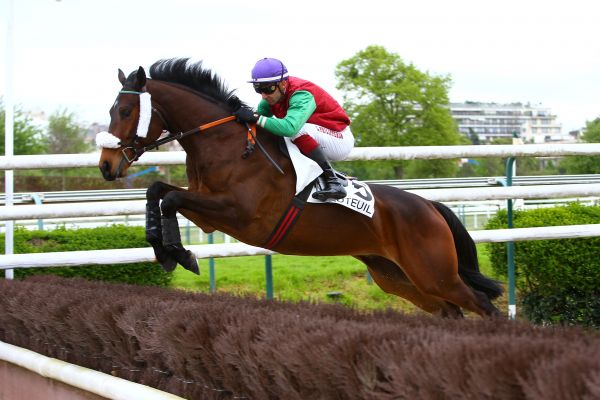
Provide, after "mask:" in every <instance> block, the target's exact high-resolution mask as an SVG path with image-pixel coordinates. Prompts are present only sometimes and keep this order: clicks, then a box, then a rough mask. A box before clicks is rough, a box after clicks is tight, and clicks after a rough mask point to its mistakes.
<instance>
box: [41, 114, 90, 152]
mask: <svg viewBox="0 0 600 400" xmlns="http://www.w3.org/2000/svg"><path fill="white" fill-rule="evenodd" d="M91 150H92V146H91V144H90V143H88V142H86V140H85V130H84V128H82V127H81V126H80V125H78V124H77V122H76V121H75V115H74V114H73V113H72V112H68V111H67V110H66V109H63V110H58V111H56V112H54V113H53V114H52V115H51V116H50V118H49V120H48V152H49V153H51V154H78V153H87V152H89V151H91Z"/></svg>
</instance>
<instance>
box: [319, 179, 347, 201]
mask: <svg viewBox="0 0 600 400" xmlns="http://www.w3.org/2000/svg"><path fill="white" fill-rule="evenodd" d="M338 185H339V190H336V189H333V188H332V187H326V188H324V189H323V190H319V191H317V192H314V193H313V195H312V197H313V199H317V200H320V201H326V200H341V199H343V198H344V197H346V195H347V193H346V190H345V189H344V187H343V186H342V185H340V184H339V183H338Z"/></svg>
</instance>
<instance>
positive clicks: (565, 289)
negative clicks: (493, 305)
mask: <svg viewBox="0 0 600 400" xmlns="http://www.w3.org/2000/svg"><path fill="white" fill-rule="evenodd" d="M513 217H514V218H513V221H514V226H515V228H524V227H536V226H559V225H579V224H598V223H600V207H598V206H594V207H586V206H583V205H581V204H578V203H572V204H569V205H568V206H563V207H556V208H550V209H548V208H546V209H536V210H529V211H516V212H515V213H514V215H513ZM506 223H507V214H506V211H500V212H498V214H497V215H496V216H495V217H494V218H492V219H490V220H489V221H488V224H487V225H486V229H498V228H505V227H506ZM488 246H489V253H490V261H491V263H492V268H493V269H494V270H495V272H496V273H497V274H501V275H506V250H505V249H506V247H505V245H504V244H503V243H492V244H489V245H488ZM598 249H600V238H597V237H594V238H580V239H561V240H535V241H524V242H517V243H515V266H516V272H517V278H518V279H517V286H518V288H519V290H520V291H521V296H522V298H523V300H522V303H523V306H524V311H525V314H526V315H527V316H528V318H529V319H530V320H532V321H534V322H547V323H565V324H571V323H584V324H586V325H590V326H597V327H600V303H599V302H598V300H597V299H598V297H599V295H600V258H599V257H598Z"/></svg>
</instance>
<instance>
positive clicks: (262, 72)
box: [248, 58, 288, 83]
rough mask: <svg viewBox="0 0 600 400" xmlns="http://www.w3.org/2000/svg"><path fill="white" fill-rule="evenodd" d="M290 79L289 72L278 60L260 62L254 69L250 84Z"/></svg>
mask: <svg viewBox="0 0 600 400" xmlns="http://www.w3.org/2000/svg"><path fill="white" fill-rule="evenodd" d="M287 77H288V70H287V68H286V67H285V65H283V63H282V62H281V61H279V60H278V59H276V58H263V59H262V60H258V61H257V62H256V65H254V68H252V80H250V81H248V82H249V83H263V82H264V83H270V82H280V81H282V80H284V79H286V78H287Z"/></svg>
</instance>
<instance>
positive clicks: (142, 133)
mask: <svg viewBox="0 0 600 400" xmlns="http://www.w3.org/2000/svg"><path fill="white" fill-rule="evenodd" d="M151 119H152V100H151V96H150V93H148V92H144V93H140V118H139V120H138V126H137V131H136V133H135V134H136V136H138V137H142V138H145V137H146V136H147V135H148V128H149V127H150V120H151ZM120 143H121V140H120V139H119V138H118V137H116V136H115V135H113V134H112V133H110V132H106V131H103V132H98V133H97V134H96V146H97V147H100V148H107V149H118V148H119V147H120V146H121V144H120Z"/></svg>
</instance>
